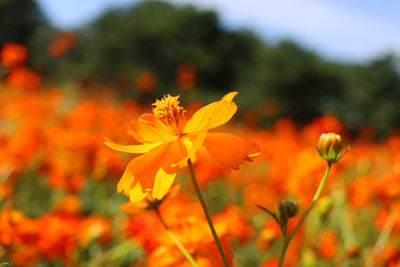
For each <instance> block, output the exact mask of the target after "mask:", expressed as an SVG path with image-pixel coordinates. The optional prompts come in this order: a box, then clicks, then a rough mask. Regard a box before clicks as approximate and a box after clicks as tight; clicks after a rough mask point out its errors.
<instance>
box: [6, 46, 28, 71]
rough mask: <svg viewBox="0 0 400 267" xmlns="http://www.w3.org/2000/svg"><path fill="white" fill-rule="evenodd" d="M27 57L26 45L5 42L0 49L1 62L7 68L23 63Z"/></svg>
mask: <svg viewBox="0 0 400 267" xmlns="http://www.w3.org/2000/svg"><path fill="white" fill-rule="evenodd" d="M27 57H28V50H27V49H26V47H25V46H23V45H20V44H17V43H13V42H8V43H5V44H4V45H3V47H2V49H1V51H0V62H1V64H2V65H3V66H5V67H9V68H13V67H15V66H21V65H24V64H25V61H26V59H27Z"/></svg>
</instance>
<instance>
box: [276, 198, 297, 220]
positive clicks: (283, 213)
mask: <svg viewBox="0 0 400 267" xmlns="http://www.w3.org/2000/svg"><path fill="white" fill-rule="evenodd" d="M278 211H279V222H280V223H281V225H283V226H285V225H286V223H287V221H288V220H289V219H290V218H292V217H294V216H296V215H297V213H298V212H299V205H298V204H294V203H293V202H292V201H287V200H285V201H281V202H279V205H278Z"/></svg>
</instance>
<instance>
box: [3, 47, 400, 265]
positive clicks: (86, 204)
mask: <svg viewBox="0 0 400 267" xmlns="http://www.w3.org/2000/svg"><path fill="white" fill-rule="evenodd" d="M9 49H10V50H9V51H8V52H7V51H6V52H7V53H6V52H4V51H5V49H3V50H2V52H3V53H6V54H5V55H4V54H3V56H2V57H1V59H2V62H1V63H2V65H3V67H4V69H3V70H4V73H3V74H4V75H3V78H2V80H1V84H0V259H1V260H0V265H1V266H3V265H4V266H5V264H9V265H13V266H151V267H173V266H185V267H186V266H192V265H193V263H191V262H190V260H188V259H187V257H185V255H184V253H183V252H182V249H181V248H180V247H179V245H177V244H180V245H181V246H182V247H183V250H184V251H186V253H188V254H189V255H190V256H189V257H191V258H192V259H193V260H194V261H195V264H197V265H198V266H201V267H218V266H224V264H225V263H224V262H223V259H222V258H221V256H220V253H219V249H220V248H219V247H218V246H217V245H216V243H215V242H214V239H213V235H212V234H211V231H210V229H209V225H208V223H207V220H206V217H205V215H204V213H203V210H202V206H201V204H200V202H199V201H198V198H197V197H196V194H195V189H194V187H193V185H192V182H191V178H190V177H191V172H190V171H191V169H190V168H188V165H187V164H186V162H187V160H188V159H192V160H193V170H194V173H195V176H196V178H197V182H198V184H199V187H200V190H201V192H202V194H203V195H204V198H205V201H206V203H207V206H208V208H209V211H210V213H211V218H212V222H213V224H214V227H215V230H216V233H217V235H218V237H219V239H220V243H221V246H222V249H223V251H224V252H225V254H226V260H227V261H228V264H229V265H230V266H239V267H241V266H245V267H252V266H260V267H269V266H277V264H278V261H279V255H280V249H281V245H282V243H281V239H282V235H281V230H280V227H279V225H278V224H277V223H276V221H275V220H274V218H273V217H271V216H270V215H269V214H267V213H265V212H263V211H262V210H260V209H259V208H257V206H256V205H260V206H262V207H264V208H266V209H268V210H269V211H271V212H272V213H277V212H278V204H279V203H280V202H281V201H284V200H289V201H292V202H294V203H297V204H298V205H299V211H298V214H297V215H296V216H294V217H293V218H291V219H289V220H288V222H287V231H288V232H291V231H293V229H294V227H295V225H296V224H297V223H298V221H299V219H300V218H301V215H302V214H304V212H305V210H306V209H307V207H308V205H309V204H310V203H311V201H312V199H313V196H314V194H315V192H316V190H317V188H318V184H319V183H320V180H321V178H322V177H323V175H324V171H325V169H326V165H327V163H326V161H325V160H324V159H323V158H321V157H320V155H319V154H318V152H317V150H316V149H315V147H314V146H315V145H317V143H318V139H319V137H320V135H321V134H322V133H325V132H335V133H337V134H340V135H341V137H342V138H343V141H344V145H345V146H347V145H351V149H350V150H349V151H348V153H347V154H346V155H345V156H344V157H343V158H341V159H340V160H338V162H337V163H335V164H333V165H332V168H331V172H330V173H329V176H328V178H327V182H326V184H325V187H324V188H323V191H322V193H321V196H320V198H319V199H318V201H317V202H316V205H315V207H314V208H313V210H312V211H311V212H310V214H309V215H308V217H307V218H306V219H305V222H304V224H302V225H301V226H300V228H299V229H298V232H297V234H296V235H295V236H294V238H293V240H292V242H291V243H290V246H289V247H288V251H287V253H286V259H285V263H284V266H305V267H312V266H388V267H394V266H400V250H399V241H400V216H399V215H400V207H399V206H398V204H397V199H398V196H399V194H400V135H396V134H391V135H389V136H388V137H386V138H385V139H383V140H381V141H374V134H373V130H372V129H371V128H370V127H367V126H365V127H362V128H361V130H360V131H359V132H358V133H357V134H355V135H352V136H350V134H349V129H347V128H346V127H345V125H344V124H342V123H341V122H340V121H339V120H338V119H336V118H334V117H332V116H330V115H325V116H322V117H317V118H315V119H314V120H313V121H312V122H310V123H308V124H306V125H303V126H302V127H298V126H297V125H296V122H295V121H293V120H291V119H288V118H281V119H279V120H277V121H276V122H275V123H274V124H273V125H272V126H271V127H269V128H260V127H258V126H256V125H254V123H251V122H249V121H248V120H246V118H244V120H243V118H242V117H245V116H244V115H242V114H246V112H245V111H240V110H239V112H237V113H235V112H236V108H235V107H236V105H235V104H234V102H233V101H234V100H233V97H235V99H236V98H240V97H241V95H242V94H246V92H245V91H243V92H241V91H240V88H239V90H238V91H239V94H238V95H237V96H234V95H232V93H231V94H228V95H226V96H225V97H224V95H220V98H219V99H215V102H212V104H210V103H204V104H201V105H200V104H199V103H198V102H195V103H190V102H186V101H185V98H184V97H182V96H181V98H179V100H180V101H181V102H182V104H183V107H184V108H185V109H186V112H185V113H184V112H183V111H181V110H180V108H181V107H180V106H179V107H178V104H180V103H179V102H178V103H176V101H177V99H176V98H174V99H175V100H171V99H170V101H172V102H173V104H171V103H172V102H171V103H170V102H168V106H166V107H165V106H162V104H159V105H158V106H157V102H156V99H152V100H151V102H156V105H155V106H151V104H141V103H140V102H139V101H138V100H136V99H126V100H121V99H119V98H118V97H116V96H115V95H114V93H113V92H112V91H111V90H102V91H101V92H99V93H96V94H94V93H92V92H86V91H85V90H84V89H79V88H77V87H75V86H73V85H70V87H71V88H63V87H62V88H58V87H57V86H50V85H46V86H44V85H41V77H40V75H39V74H37V73H35V72H33V71H31V70H30V69H29V68H28V67H26V66H25V61H26V57H27V54H26V55H25V54H24V53H25V52H21V51H25V50H24V48H23V47H19V46H14V47H11V48H9ZM18 49H22V50H20V51H18ZM10 51H11V52H10ZM13 51H14V52H15V51H16V52H15V54H13V53H12V52H13ZM65 86H68V85H65ZM192 90H195V89H192ZM143 94H146V93H145V92H144V93H143ZM168 94H169V92H168V91H165V95H168ZM182 95H184V92H183V93H182ZM161 97H162V96H160V98H159V101H160V102H161V101H162V100H160V99H161ZM172 98H173V97H172ZM163 103H164V102H163ZM215 103H216V104H215ZM175 104H176V106H173V105H175ZM207 104H210V105H209V106H207ZM171 105H172V106H173V108H172V109H171ZM212 105H214V106H212ZM217 105H221V106H217ZM201 106H205V107H212V108H209V110H207V112H208V113H207V112H203V113H204V114H203V113H201V112H200V111H199V108H200V107H201ZM152 108H153V109H152ZM170 110H173V111H174V112H175V113H174V114H173V115H171V116H172V117H171V116H170V114H169V113H168V114H167V113H162V112H164V111H166V112H167V111H170ZM201 110H203V111H204V110H205V109H204V108H203V109H201ZM257 110H259V107H255V108H254V109H253V110H252V112H257ZM152 112H153V113H154V114H155V115H154V116H155V118H153V117H152V118H151V119H146V123H147V124H140V121H141V120H142V121H143V120H144V119H143V115H142V114H148V113H152ZM157 112H158V113H157ZM160 112H161V113H160ZM196 112H197V113H196ZM200 113H201V114H200ZM160 114H161V115H160ZM165 114H167V115H165ZM182 114H185V117H186V120H183V119H182V118H183V117H179V116H181V115H182ZM196 114H197V115H196ZM199 114H200V115H201V116H200V115H199ZM164 115H165V116H167V117H168V116H170V117H168V118H175V119H176V118H181V119H182V121H177V120H176V121H174V122H173V123H174V124H168V123H171V122H170V121H168V123H167V122H166V121H165V120H164V118H166V117H163V116H164ZM192 116H193V121H194V120H195V119H196V120H197V122H196V121H194V122H193V121H192V122H193V123H191V124H190V123H189V122H190V120H189V118H192ZM231 117H232V119H231ZM154 120H156V121H162V120H164V122H165V123H164V124H163V126H160V127H164V126H165V125H167V124H168V125H174V126H176V128H175V130H177V133H178V135H179V138H181V137H182V139H183V138H187V140H186V139H185V140H186V141H184V140H183V141H182V144H183V145H184V146H185V147H186V149H187V151H186V150H185V151H186V152H187V153H185V154H184V155H177V152H176V149H175V150H174V149H173V148H172V147H173V146H174V144H175V143H168V142H170V139H168V138H170V136H169V135H168V134H167V133H164V134H162V135H161V137H160V136H156V137H154V138H153V135H152V134H154V135H156V134H159V133H160V132H159V129H161V128H157V129H158V130H157V131H156V130H155V131H154V132H152V131H150V130H148V131H147V132H146V131H144V130H143V129H144V128H143V127H150V126H148V123H150V122H151V123H155V122H154ZM228 121H229V122H228ZM135 122H136V124H135ZM138 123H139V124H138ZM146 125H147V126H146ZM151 125H152V127H153V124H151ZM188 125H189V126H190V127H189V126H188ZM140 127H142V128H140ZM185 127H186V128H185ZM216 127H219V128H218V129H212V128H216ZM188 128H190V131H189V130H188ZM138 129H139V130H138ZM140 129H142V130H143V131H142V130H140ZM146 129H147V128H146ZM151 129H153V128H151ZM184 129H187V131H186V130H184ZM162 130H163V131H164V130H165V129H164V128H162ZM165 131H166V130H165ZM216 132H218V133H220V132H223V134H224V136H220V137H218V138H217V136H218V134H217V133H216ZM193 133H195V134H193ZM220 134H221V135H222V133H220ZM233 136H235V137H233ZM140 138H142V139H143V140H142V141H143V142H137V141H138V139H140ZM146 138H150V139H151V140H153V139H154V140H155V141H154V140H153V142H149V141H148V140H149V139H146ZM160 138H161V139H160ZM110 140H112V141H110ZM160 140H161V141H160ZM171 140H172V139H171ZM174 140H175V139H174ZM178 140H180V139H178ZM114 142H115V143H114ZM174 142H175V141H174ZM105 143H106V144H105ZM117 143H118V144H124V145H129V146H130V147H129V148H127V147H124V146H122V145H118V144H117ZM140 143H142V145H143V146H142V147H140V148H138V147H139V145H140ZM159 143H160V144H159ZM161 143H162V144H161ZM187 143H189V145H187ZM165 144H167V146H165ZM179 144H180V143H179ZM133 145H137V146H136V147H133ZM110 147H111V148H110ZM121 147H123V148H121ZM191 148H193V153H191V151H192V149H191ZM157 149H159V150H163V149H164V150H165V151H164V150H163V151H164V152H163V153H164V154H165V155H166V156H164V158H166V159H167V160H164V161H161V163H158V162H159V160H156V158H157V157H158V156H157V155H159V154H157V155H154V156H151V155H152V154H151V153H152V151H156V150H157ZM201 149H203V150H206V151H208V153H209V154H208V155H209V156H210V157H207V156H206V155H204V154H201V153H200V152H201V151H202V150H201ZM115 150H120V151H115ZM133 150H134V151H136V152H134V153H144V154H143V155H139V156H137V155H135V154H129V153H125V152H132V151H133ZM121 151H125V152H121ZM199 151H200V152H199ZM149 155H150V156H149ZM139 157H147V158H146V159H145V160H140V159H139ZM142 159H143V158H142ZM157 164H160V165H157ZM163 164H164V165H163ZM190 165H191V163H190ZM239 165H240V166H239ZM127 170H128V171H127ZM159 170H163V172H164V171H165V172H166V173H163V174H162V175H161V174H160V175H159V174H158V172H159ZM126 172H129V173H130V175H131V176H132V177H133V176H135V179H133V178H132V177H131V178H127V177H128V176H125V173H126ZM175 174H176V176H175ZM121 177H122V178H121ZM124 177H125V178H124ZM141 177H145V178H141ZM124 179H125V180H124ZM126 179H128V180H129V181H128V180H126ZM154 179H156V181H155V180H154ZM137 181H139V182H140V183H137ZM137 184H139V185H140V189H138V188H137V187H136V185H137ZM156 185H157V186H156ZM171 185H172V186H171ZM142 187H143V188H142ZM117 191H119V192H117ZM122 191H124V192H123V193H121V192H122ZM285 227H286V226H285ZM176 240H178V242H176Z"/></svg>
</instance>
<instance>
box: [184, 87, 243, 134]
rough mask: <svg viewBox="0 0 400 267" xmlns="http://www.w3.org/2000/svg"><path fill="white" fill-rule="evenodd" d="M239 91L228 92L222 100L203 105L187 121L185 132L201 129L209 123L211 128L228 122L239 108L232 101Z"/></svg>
mask: <svg viewBox="0 0 400 267" xmlns="http://www.w3.org/2000/svg"><path fill="white" fill-rule="evenodd" d="M237 94H238V92H231V93H229V94H226V95H225V96H224V97H222V99H221V100H220V101H217V102H213V103H211V104H209V105H207V106H205V107H202V108H201V109H199V110H198V111H196V112H195V113H194V114H193V117H192V118H191V119H190V120H189V121H188V122H187V123H186V126H185V129H184V130H183V132H184V133H191V132H196V131H200V130H201V129H203V128H204V126H205V125H206V124H207V123H209V129H212V128H215V127H218V126H221V125H223V124H225V123H226V122H228V121H229V120H230V119H231V118H232V116H233V115H234V114H235V112H236V110H237V106H236V104H235V103H234V102H232V100H233V98H234V97H235V96H236V95H237Z"/></svg>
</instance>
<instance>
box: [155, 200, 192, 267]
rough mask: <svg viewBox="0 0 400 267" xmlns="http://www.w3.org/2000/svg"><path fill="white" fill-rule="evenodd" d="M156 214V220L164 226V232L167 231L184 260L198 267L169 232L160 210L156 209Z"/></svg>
mask: <svg viewBox="0 0 400 267" xmlns="http://www.w3.org/2000/svg"><path fill="white" fill-rule="evenodd" d="M155 211H156V214H157V216H158V218H159V219H160V222H161V223H162V225H163V226H164V228H165V230H166V231H167V233H168V234H169V236H170V237H171V239H172V240H173V241H174V242H175V244H176V246H177V247H178V248H179V250H180V251H181V252H182V254H183V256H185V258H186V259H187V260H188V261H189V262H190V263H191V264H192V265H193V266H194V267H199V266H198V265H197V263H196V261H195V260H194V259H193V258H192V256H190V254H189V252H187V250H186V249H185V247H184V246H183V245H182V244H181V242H179V240H178V238H177V237H176V236H175V235H174V233H173V232H172V231H171V229H169V227H168V225H167V224H166V223H165V221H164V219H163V218H162V217H161V214H160V210H159V209H158V207H157V208H156V209H155Z"/></svg>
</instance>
